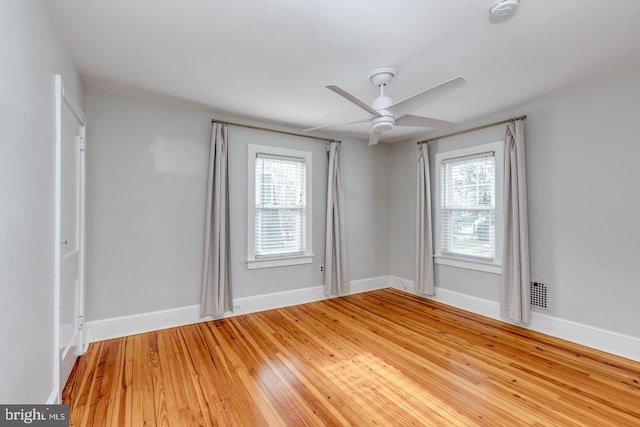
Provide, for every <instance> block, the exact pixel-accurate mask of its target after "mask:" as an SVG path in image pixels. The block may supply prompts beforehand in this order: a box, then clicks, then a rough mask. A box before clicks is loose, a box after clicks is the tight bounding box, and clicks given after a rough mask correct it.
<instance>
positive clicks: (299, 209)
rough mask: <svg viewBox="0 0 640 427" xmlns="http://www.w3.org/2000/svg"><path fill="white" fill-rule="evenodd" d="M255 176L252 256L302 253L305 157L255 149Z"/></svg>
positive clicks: (266, 256)
mask: <svg viewBox="0 0 640 427" xmlns="http://www.w3.org/2000/svg"><path fill="white" fill-rule="evenodd" d="M255 180H256V182H255V209H256V210H255V258H256V259H264V258H272V257H287V256H296V255H303V254H304V253H305V249H306V236H305V233H306V227H305V218H306V207H307V194H306V188H307V186H306V162H305V159H304V158H301V157H289V156H280V155H272V154H266V153H256V159H255Z"/></svg>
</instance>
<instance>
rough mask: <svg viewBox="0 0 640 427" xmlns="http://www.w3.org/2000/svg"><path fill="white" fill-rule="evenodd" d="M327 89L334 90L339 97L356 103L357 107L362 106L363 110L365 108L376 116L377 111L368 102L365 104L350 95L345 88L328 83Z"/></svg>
mask: <svg viewBox="0 0 640 427" xmlns="http://www.w3.org/2000/svg"><path fill="white" fill-rule="evenodd" d="M326 88H327V89H329V90H332V91H334V92H335V93H337V94H338V95H340V96H341V97H343V98H344V99H346V100H348V101H351V102H353V103H354V104H356V105H357V106H358V107H360V108H362V109H363V110H365V111H366V112H368V113H371V114H375V115H376V116H378V115H379V114H378V112H377V111H376V110H375V109H374V108H373V107H371V106H370V105H369V104H367V103H366V102H364V101H362V100H361V99H359V98H356V97H355V96H353V95H351V94H350V93H349V92H347V91H346V90H344V89H342V88H341V87H339V86H336V85H328V86H326Z"/></svg>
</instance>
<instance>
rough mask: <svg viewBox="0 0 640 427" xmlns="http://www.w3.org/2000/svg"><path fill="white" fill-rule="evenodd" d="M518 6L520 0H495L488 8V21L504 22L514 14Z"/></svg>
mask: <svg viewBox="0 0 640 427" xmlns="http://www.w3.org/2000/svg"><path fill="white" fill-rule="evenodd" d="M519 6H520V0H495V1H494V2H493V3H492V4H491V7H490V8H489V21H491V22H493V23H494V24H497V23H499V22H504V21H506V20H508V19H509V18H511V17H512V16H513V15H515V14H516V12H517V11H518V7H519Z"/></svg>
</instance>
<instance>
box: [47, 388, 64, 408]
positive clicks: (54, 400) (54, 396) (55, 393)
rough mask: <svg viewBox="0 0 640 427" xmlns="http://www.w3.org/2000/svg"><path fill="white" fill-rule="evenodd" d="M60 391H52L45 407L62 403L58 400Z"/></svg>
mask: <svg viewBox="0 0 640 427" xmlns="http://www.w3.org/2000/svg"><path fill="white" fill-rule="evenodd" d="M58 397H59V395H58V390H52V391H51V394H50V395H49V398H48V399H47V403H45V405H56V404H58V403H60V401H59V400H58Z"/></svg>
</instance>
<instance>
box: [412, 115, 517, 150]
mask: <svg viewBox="0 0 640 427" xmlns="http://www.w3.org/2000/svg"><path fill="white" fill-rule="evenodd" d="M526 118H527V116H526V115H525V116H519V117H512V118H510V119H507V120H501V121H499V122H495V123H489V124H488V125H482V126H478V127H475V128H471V129H465V130H461V131H459V132H453V133H449V134H446V135H442V136H439V137H437V138H430V139H425V140H423V141H418V142H417V144H426V143H427V142H431V141H436V140H438V139H444V138H450V137H452V136H456V135H462V134H465V133H469V132H473V131H476V130H480V129H486V128H490V127H493V126H498V125H503V124H505V123H510V122H515V121H516V120H524V119H526Z"/></svg>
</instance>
